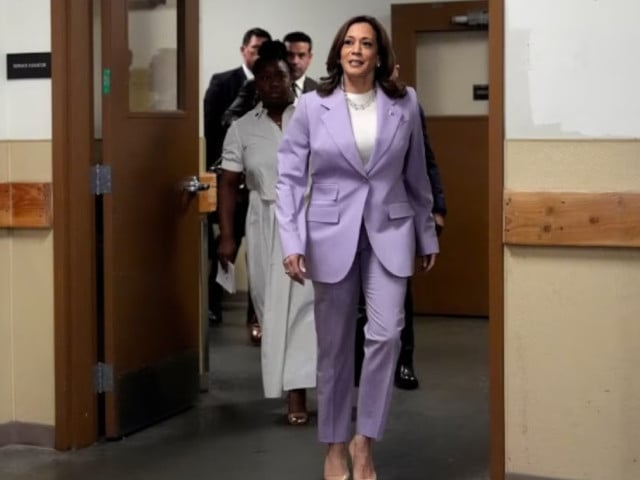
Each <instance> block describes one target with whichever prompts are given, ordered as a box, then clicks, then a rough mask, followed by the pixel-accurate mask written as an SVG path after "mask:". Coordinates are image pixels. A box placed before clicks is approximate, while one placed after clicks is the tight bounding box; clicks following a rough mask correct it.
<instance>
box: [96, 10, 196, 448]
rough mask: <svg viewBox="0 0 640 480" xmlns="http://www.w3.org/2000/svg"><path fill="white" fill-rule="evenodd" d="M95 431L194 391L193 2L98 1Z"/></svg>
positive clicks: (131, 426)
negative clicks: (189, 186) (107, 187)
mask: <svg viewBox="0 0 640 480" xmlns="http://www.w3.org/2000/svg"><path fill="white" fill-rule="evenodd" d="M102 66H103V73H102V76H103V83H102V93H103V104H102V105H103V161H102V163H103V164H104V165H107V166H110V167H111V171H112V172H111V173H112V175H111V182H112V187H111V193H110V194H107V195H105V196H104V199H103V203H102V207H101V208H99V210H98V212H99V213H100V212H102V228H103V250H102V252H103V266H104V267H103V272H102V273H103V275H102V278H103V282H104V284H103V292H104V296H103V303H104V309H103V310H104V322H103V325H104V331H103V335H102V337H103V345H102V346H103V352H102V353H103V356H104V361H105V363H107V364H108V365H111V366H112V368H113V389H112V391H110V392H108V393H106V395H105V398H104V414H105V419H104V420H105V434H106V436H107V437H109V438H114V437H120V436H122V435H124V434H126V433H127V432H130V431H132V430H136V429H139V428H141V427H144V426H146V425H149V424H151V423H153V422H155V421H157V420H159V419H162V418H164V417H166V416H168V415H170V414H172V413H175V412H178V411H180V410H182V409H184V408H186V407H188V406H189V405H191V404H192V403H193V402H194V399H195V397H196V395H197V392H198V367H199V365H198V362H199V359H198V355H199V349H198V342H199V319H198V318H199V303H198V302H199V259H200V216H199V213H198V205H197V203H198V202H197V198H196V196H195V195H194V194H193V193H189V192H188V191H187V190H186V189H185V188H184V184H183V182H185V179H188V178H189V177H192V176H194V175H197V173H198V166H199V158H198V111H199V109H198V106H199V101H198V0H166V1H149V0H144V1H143V0H102Z"/></svg>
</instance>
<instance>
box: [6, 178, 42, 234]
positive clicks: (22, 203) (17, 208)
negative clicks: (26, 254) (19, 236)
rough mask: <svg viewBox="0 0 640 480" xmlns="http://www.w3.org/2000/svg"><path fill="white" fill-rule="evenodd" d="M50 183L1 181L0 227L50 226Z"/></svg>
mask: <svg viewBox="0 0 640 480" xmlns="http://www.w3.org/2000/svg"><path fill="white" fill-rule="evenodd" d="M51 195H52V192H51V184H50V183H24V182H23V183H17V182H14V183H1V184H0V228H51V226H52V225H53V202H52V196H51Z"/></svg>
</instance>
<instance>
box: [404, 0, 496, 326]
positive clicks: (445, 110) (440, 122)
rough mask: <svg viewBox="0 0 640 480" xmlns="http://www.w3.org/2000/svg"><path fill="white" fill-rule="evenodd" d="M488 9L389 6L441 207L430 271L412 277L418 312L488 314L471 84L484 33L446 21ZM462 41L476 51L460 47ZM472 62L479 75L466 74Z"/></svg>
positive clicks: (483, 207) (481, 161)
mask: <svg viewBox="0 0 640 480" xmlns="http://www.w3.org/2000/svg"><path fill="white" fill-rule="evenodd" d="M487 8H488V5H487V2H486V1H472V2H448V3H436V4H407V5H394V6H393V7H392V23H393V30H392V33H393V43H394V47H395V48H396V52H397V54H398V61H399V63H400V74H401V76H402V79H403V80H404V81H405V82H407V83H409V84H411V85H413V86H415V87H416V89H417V91H418V96H419V97H420V98H421V100H422V102H423V104H424V105H423V106H424V108H425V110H426V112H427V130H428V133H429V138H430V143H431V146H432V148H433V151H434V153H435V157H436V162H437V163H438V166H439V168H440V173H441V177H442V182H443V185H444V191H445V196H446V200H447V209H448V213H447V217H446V227H445V230H444V234H443V236H442V238H441V239H440V249H441V252H440V255H439V257H438V261H437V263H436V267H435V268H434V269H433V270H432V271H431V272H429V273H428V274H425V273H417V274H416V275H415V277H414V279H413V293H414V296H413V298H414V304H415V305H414V307H415V310H416V312H418V313H422V314H430V315H469V316H487V315H488V313H489V290H488V283H489V282H488V280H489V278H488V259H489V252H488V237H489V224H488V212H489V204H488V116H487V111H486V104H487V102H486V100H480V99H477V100H474V99H473V90H474V88H473V87H474V83H477V84H478V85H481V84H484V83H485V82H486V77H484V79H483V78H482V77H483V75H487V72H486V69H487V67H488V53H487V51H486V50H484V51H483V50H482V48H483V47H482V46H481V47H480V48H478V44H479V43H482V41H484V43H485V46H484V48H486V42H487V33H486V30H485V28H486V27H480V26H470V25H465V24H455V23H454V22H453V21H452V19H453V18H454V17H457V18H459V19H461V18H462V17H465V16H466V17H467V18H469V14H470V13H472V16H473V15H474V14H476V13H480V12H483V11H484V12H486V11H487ZM476 18H478V17H474V18H473V20H472V22H475V20H476ZM467 40H469V42H470V45H472V47H471V48H475V51H473V52H471V53H469V52H466V53H465V52H463V51H462V50H461V49H463V48H466V42H467ZM465 55H466V57H465ZM423 57H425V58H423ZM453 57H455V58H453ZM469 60H471V61H469ZM451 62H454V63H453V64H451ZM474 63H475V64H478V63H480V64H482V66H483V68H484V69H485V72H481V73H477V72H473V71H471V70H472V66H471V64H474ZM447 68H448V69H450V70H451V72H450V74H448V75H447V73H446V72H444V70H445V69H447ZM456 89H457V90H456ZM445 97H446V98H445ZM447 98H448V100H447ZM483 108H484V111H483Z"/></svg>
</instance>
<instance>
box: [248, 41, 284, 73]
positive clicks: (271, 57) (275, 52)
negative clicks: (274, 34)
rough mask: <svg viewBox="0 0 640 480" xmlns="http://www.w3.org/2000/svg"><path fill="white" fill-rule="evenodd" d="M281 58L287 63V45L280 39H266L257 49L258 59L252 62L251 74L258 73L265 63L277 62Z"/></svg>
mask: <svg viewBox="0 0 640 480" xmlns="http://www.w3.org/2000/svg"><path fill="white" fill-rule="evenodd" d="M280 60H282V61H283V62H284V63H286V64H287V68H288V69H289V63H288V62H287V47H286V46H285V44H284V43H282V42H281V41H280V40H267V41H266V42H263V43H262V45H260V48H259V49H258V59H257V60H256V63H254V64H253V74H254V75H258V74H259V73H260V72H261V71H262V70H263V69H264V67H265V66H266V65H268V64H269V63H271V62H279V61H280Z"/></svg>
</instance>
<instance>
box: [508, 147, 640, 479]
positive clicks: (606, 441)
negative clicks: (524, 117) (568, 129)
mask: <svg viewBox="0 0 640 480" xmlns="http://www.w3.org/2000/svg"><path fill="white" fill-rule="evenodd" d="M638 178H640V142H638V141H598V140H591V141H548V140H538V141H517V140H512V141H508V142H507V146H506V161H505V183H506V187H507V188H509V189H514V190H521V191H522V190H533V191H535V190H542V191H546V190H555V191H562V190H569V191H584V192H598V191H625V190H626V191H633V190H635V191H638V190H639V189H640V185H639V184H638ZM639 319H640V250H633V249H603V248H528V247H508V248H506V249H505V321H506V326H505V329H506V331H505V349H506V350H505V352H506V361H505V365H506V392H505V395H506V420H507V421H506V424H507V445H506V447H507V471H509V472H513V473H521V474H529V475H537V476H541V477H545V478H546V477H548V478H571V479H573V478H576V479H577V478H580V479H593V480H600V479H616V480H637V479H638V478H640V428H638V426H639V425H640V381H639V380H638V375H637V366H638V365H640V321H639Z"/></svg>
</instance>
